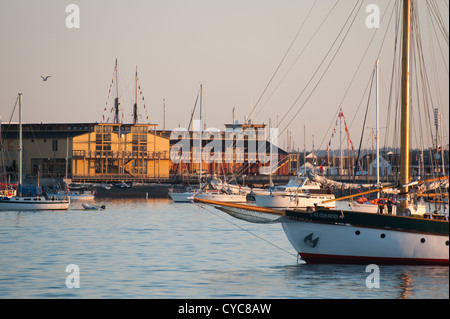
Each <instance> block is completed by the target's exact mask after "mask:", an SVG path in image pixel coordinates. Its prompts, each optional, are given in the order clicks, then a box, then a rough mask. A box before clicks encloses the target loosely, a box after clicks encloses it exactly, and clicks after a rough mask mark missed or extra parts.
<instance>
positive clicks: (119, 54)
mask: <svg viewBox="0 0 450 319" xmlns="http://www.w3.org/2000/svg"><path fill="white" fill-rule="evenodd" d="M425 3H426V2H425V1H420V7H419V13H420V18H423V19H424V20H425V24H424V25H425V26H424V27H422V28H421V30H422V31H421V32H422V33H421V34H422V37H423V38H424V39H425V41H424V50H425V51H427V52H428V53H431V56H432V57H433V59H431V60H426V63H427V71H428V72H429V73H427V74H429V78H430V86H431V87H432V88H433V89H432V90H431V91H432V93H433V94H434V93H436V95H438V97H436V98H434V99H433V103H434V104H436V107H437V106H439V107H440V108H441V110H442V113H443V124H444V132H448V123H449V120H448V118H449V114H448V104H449V94H448V87H449V81H448V80H449V76H448V66H449V63H448V62H449V61H448V56H449V52H448V29H449V26H448V16H449V14H448V0H441V1H434V0H429V3H430V4H432V5H434V4H435V3H436V4H437V6H438V9H439V13H440V14H441V15H442V17H443V20H444V21H445V22H444V29H445V30H446V31H445V32H446V33H447V43H445V41H443V40H444V38H445V36H444V37H443V36H442V33H439V31H437V32H436V26H438V25H437V24H434V25H433V24H430V23H427V22H426V21H428V17H429V16H430V11H429V10H427V7H426V5H424V4H425ZM69 4H76V5H77V6H78V8H79V18H80V19H79V22H80V25H79V28H69V27H68V25H67V24H66V19H67V18H68V16H69V15H71V14H73V12H72V11H69V12H66V7H67V6H68V5H69ZM373 4H375V5H376V6H378V7H379V9H380V16H382V18H381V21H380V25H379V28H368V27H367V24H366V22H367V21H366V20H367V18H368V16H369V15H370V14H371V13H373V12H371V11H369V12H366V8H367V6H369V5H373ZM394 7H395V6H394V5H393V1H389V0H367V1H362V2H359V1H357V0H341V1H332V0H277V1H274V0H240V1H237V0H227V1H224V0H165V1H156V0H146V1H145V0H130V1H117V0H115V1H114V0H109V1H106V0H95V1H87V0H72V1H61V0H40V1H31V0H21V1H11V0H0V73H1V77H0V116H1V118H0V120H1V121H2V122H3V123H5V122H9V119H10V117H11V113H12V110H13V108H14V105H15V101H16V97H17V93H18V92H22V93H23V106H24V109H23V112H24V113H23V118H24V121H25V122H32V123H40V122H43V123H73V122H76V123H78V122H80V123H85V122H88V123H92V122H102V121H103V122H105V121H106V120H107V119H108V118H109V122H110V123H111V122H112V119H113V115H112V113H110V110H111V107H112V105H113V98H114V97H115V96H114V90H115V87H112V89H113V90H112V91H113V92H111V93H109V89H110V88H111V84H112V78H113V75H114V64H115V60H116V59H117V61H118V82H119V99H120V102H121V105H120V107H121V114H122V113H123V115H121V120H122V121H123V122H124V123H131V122H132V105H133V103H134V95H135V85H134V78H135V72H136V68H137V70H138V77H139V84H140V92H141V91H142V95H140V94H139V103H138V107H139V119H138V121H139V122H140V123H152V124H157V125H158V129H163V128H164V127H165V129H169V130H170V129H174V128H177V127H183V128H187V126H188V123H189V120H190V116H191V111H192V109H193V107H194V104H195V101H196V97H197V94H198V92H199V87H200V84H202V86H203V119H204V121H205V122H206V123H205V125H206V126H207V127H213V128H219V129H222V130H223V129H224V124H229V123H231V122H232V121H233V109H234V120H235V121H239V122H240V123H242V122H244V121H245V120H248V119H249V117H248V116H249V115H250V119H251V120H253V122H254V123H265V124H269V122H270V125H271V126H272V127H278V130H279V134H280V136H279V141H280V142H279V143H280V146H282V147H284V148H286V147H287V136H288V135H289V136H291V141H292V144H293V147H294V148H295V149H300V150H303V148H304V147H306V149H308V150H311V149H312V148H313V147H314V148H315V149H319V148H320V149H325V148H326V147H327V145H330V149H336V148H338V147H339V141H338V139H337V138H336V136H337V134H333V129H334V128H335V127H336V123H337V122H336V120H337V119H338V118H337V115H338V111H339V107H340V106H341V107H342V111H343V113H344V116H345V119H346V124H347V125H348V129H349V132H350V138H351V140H352V143H353V144H354V147H355V148H356V149H357V148H358V146H359V143H360V139H361V134H362V131H363V128H365V130H364V136H363V140H362V147H363V148H364V147H368V148H370V147H371V139H370V131H371V130H372V129H373V128H374V127H375V125H376V123H375V112H376V111H375V102H374V99H373V97H374V94H372V95H371V96H372V98H371V99H370V100H369V98H368V93H367V92H368V91H366V87H367V84H368V83H369V82H368V81H369V80H370V78H371V75H372V73H373V69H374V65H375V61H376V59H377V58H379V59H380V69H379V70H380V71H379V74H380V86H379V88H380V90H379V91H380V100H379V105H380V115H379V116H380V143H381V145H382V146H383V145H386V146H389V145H392V144H393V143H394V142H392V138H390V137H387V135H388V134H393V133H394V132H395V129H394V128H388V127H387V125H388V124H389V123H391V124H390V125H393V124H392V123H394V121H393V120H390V119H389V117H390V118H393V117H394V115H393V113H392V112H393V111H389V108H388V104H389V90H390V88H391V85H390V79H391V73H392V61H393V57H394V53H393V52H394V51H393V50H394V37H395V32H394V30H395V16H396V11H395V9H394ZM354 8H356V10H357V11H355V12H357V14H356V15H352V16H351V15H350V14H351V12H352V10H353V9H354ZM384 12H386V15H385V16H384V15H383V13H384ZM349 16H350V20H349V21H353V23H352V26H351V28H350V29H349V31H348V33H346V32H347V29H346V28H344V29H343V31H342V33H340V32H341V30H342V27H343V26H344V25H345V22H346V21H347V18H348V17H349ZM391 16H393V17H394V18H392V20H390V19H389V18H390V17H391ZM71 21H72V20H71ZM389 21H390V22H389ZM322 22H323V23H322ZM445 32H444V33H445ZM344 34H345V35H346V36H345V40H344V42H343V43H342V46H339V45H340V44H341V40H342V39H343V38H344ZM296 35H297V36H296ZM294 39H295V41H294ZM336 39H338V41H337V42H335V41H336ZM427 39H428V40H430V39H431V40H430V41H429V43H428V41H426V40H427ZM333 43H334V45H333ZM438 43H440V44H439V45H438ZM369 44H370V45H369ZM338 46H339V50H338V49H337V48H338ZM330 48H332V49H331V51H330V52H329V53H328V55H327V52H328V50H329V49H330ZM380 48H381V49H380ZM283 57H284V58H283ZM429 61H431V62H429ZM276 70H277V72H276ZM432 71H436V72H435V73H434V72H432ZM315 72H316V73H315ZM46 75H51V77H50V78H49V79H48V80H47V81H45V82H44V81H42V79H41V76H46ZM271 79H272V80H271ZM319 79H320V81H319ZM436 84H437V85H436ZM142 97H144V100H142ZM368 101H369V102H368ZM144 102H145V103H144ZM368 103H369V104H370V107H369V110H368V117H367V120H366V122H365V125H364V117H365V112H366V105H367V104H368ZM144 104H145V109H144ZM163 105H165V110H166V112H165V122H164V111H163V109H164V108H163ZM105 108H106V111H105ZM197 111H198V108H197ZM422 112H423V111H422ZM415 114H419V120H418V121H420V114H422V115H423V113H420V111H416V113H415ZM195 116H196V117H197V118H198V116H199V115H198V113H196V115H195ZM423 117H425V116H423ZM13 121H17V117H16V116H15V117H14V118H13ZM341 124H342V126H341V131H344V124H343V123H341ZM420 127H421V129H420V130H418V131H417V132H416V133H413V134H414V135H415V136H416V138H415V140H414V141H413V147H414V146H416V147H417V143H418V139H417V136H420V135H422V130H423V131H427V132H428V131H430V130H431V129H430V127H429V126H428V127H427V124H426V123H425V124H421V125H420ZM338 130H339V127H338ZM305 133H306V134H305ZM337 133H339V131H337ZM445 135H446V136H445V144H448V133H446V134H445ZM332 136H333V138H332ZM330 141H331V144H329V143H330ZM345 143H346V142H345ZM414 143H415V144H414ZM292 144H291V146H292ZM394 144H395V143H394Z"/></svg>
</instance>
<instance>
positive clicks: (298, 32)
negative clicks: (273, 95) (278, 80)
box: [247, 0, 317, 119]
mask: <svg viewBox="0 0 450 319" xmlns="http://www.w3.org/2000/svg"><path fill="white" fill-rule="evenodd" d="M316 4H317V0H316V1H315V2H314V3H313V6H312V7H311V9H310V10H309V12H308V14H307V16H306V18H305V20H304V21H303V23H302V25H301V26H300V29H299V30H298V31H297V34H296V35H295V37H294V39H293V40H292V42H291V45H290V46H289V48H288V49H287V50H286V53H285V54H284V56H283V58H282V59H281V61H280V63H279V64H278V67H277V68H276V70H275V72H274V73H273V74H272V77H271V78H270V80H269V82H268V83H267V85H266V87H265V88H264V90H263V92H262V93H261V95H260V97H259V98H258V101H256V104H255V105H254V106H253V108H252V110H251V111H250V114H249V115H248V116H247V118H248V119H250V116H251V115H252V113H253V111H254V110H255V108H256V106H257V105H258V103H259V101H260V100H261V98H262V97H263V95H264V94H265V92H266V90H267V88H268V87H269V85H270V83H272V80H273V79H274V77H275V75H276V74H277V72H278V70H279V69H280V67H281V65H282V64H283V61H284V59H285V58H286V56H287V55H288V53H289V51H290V50H291V48H292V46H293V45H294V42H295V41H296V40H297V37H298V35H299V34H300V32H301V31H302V29H303V26H304V25H305V22H306V20H308V17H309V15H310V14H311V11H312V10H313V8H314V7H315V6H316Z"/></svg>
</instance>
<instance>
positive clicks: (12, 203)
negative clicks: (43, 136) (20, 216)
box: [0, 93, 70, 211]
mask: <svg viewBox="0 0 450 319" xmlns="http://www.w3.org/2000/svg"><path fill="white" fill-rule="evenodd" d="M18 99H19V181H18V195H17V196H13V197H3V198H0V210H15V211H17V210H19V211H21V210H66V209H69V205H70V199H69V198H65V199H56V197H47V196H43V195H37V196H22V194H21V189H22V183H23V181H22V166H23V157H22V151H23V145H22V144H23V143H22V93H19V96H18Z"/></svg>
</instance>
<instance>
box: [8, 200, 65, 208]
mask: <svg viewBox="0 0 450 319" xmlns="http://www.w3.org/2000/svg"><path fill="white" fill-rule="evenodd" d="M69 206H70V200H56V199H55V200H51V199H46V198H45V197H12V198H10V199H1V200H0V210H66V209H69Z"/></svg>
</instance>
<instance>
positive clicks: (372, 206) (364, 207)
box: [336, 201, 396, 214]
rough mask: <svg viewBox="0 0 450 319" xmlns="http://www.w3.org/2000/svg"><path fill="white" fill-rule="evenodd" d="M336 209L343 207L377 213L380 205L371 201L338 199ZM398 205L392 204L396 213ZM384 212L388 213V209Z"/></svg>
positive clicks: (347, 209) (346, 209) (345, 209)
mask: <svg viewBox="0 0 450 319" xmlns="http://www.w3.org/2000/svg"><path fill="white" fill-rule="evenodd" d="M336 209H341V210H344V211H357V212H361V213H372V214H377V213H378V211H379V207H378V205H375V204H372V203H370V202H366V203H363V204H360V203H358V202H352V201H336ZM395 212H396V207H395V206H392V213H393V214H395ZM384 213H387V209H386V211H385V212H384Z"/></svg>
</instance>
